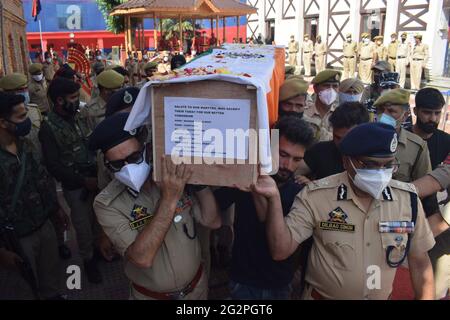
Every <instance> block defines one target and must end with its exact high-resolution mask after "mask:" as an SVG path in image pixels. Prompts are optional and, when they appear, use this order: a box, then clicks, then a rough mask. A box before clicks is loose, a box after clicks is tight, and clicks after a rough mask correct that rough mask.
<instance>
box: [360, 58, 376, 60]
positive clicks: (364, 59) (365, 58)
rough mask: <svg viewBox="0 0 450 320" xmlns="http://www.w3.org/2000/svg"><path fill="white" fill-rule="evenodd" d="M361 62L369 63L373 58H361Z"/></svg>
mask: <svg viewBox="0 0 450 320" xmlns="http://www.w3.org/2000/svg"><path fill="white" fill-rule="evenodd" d="M361 60H362V61H369V60H373V58H361Z"/></svg>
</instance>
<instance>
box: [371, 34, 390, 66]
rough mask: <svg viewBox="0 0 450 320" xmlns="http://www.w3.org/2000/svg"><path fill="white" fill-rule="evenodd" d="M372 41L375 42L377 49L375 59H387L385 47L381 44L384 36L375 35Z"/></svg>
mask: <svg viewBox="0 0 450 320" xmlns="http://www.w3.org/2000/svg"><path fill="white" fill-rule="evenodd" d="M373 41H374V42H375V45H376V49H377V60H378V61H380V60H387V48H386V47H385V46H384V44H383V41H384V37H383V36H376V37H374V38H373Z"/></svg>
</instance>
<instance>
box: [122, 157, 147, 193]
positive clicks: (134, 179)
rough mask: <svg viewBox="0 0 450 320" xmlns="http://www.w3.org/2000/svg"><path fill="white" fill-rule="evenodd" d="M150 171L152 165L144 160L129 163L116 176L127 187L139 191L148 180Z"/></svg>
mask: <svg viewBox="0 0 450 320" xmlns="http://www.w3.org/2000/svg"><path fill="white" fill-rule="evenodd" d="M144 153H145V150H144ZM150 171H151V166H150V165H149V164H148V163H147V162H146V161H145V160H144V161H142V163H140V164H136V163H130V164H127V165H126V166H124V167H123V168H122V169H121V170H120V171H119V172H116V173H115V174H114V177H115V178H116V179H117V180H118V181H120V182H122V183H123V184H124V185H126V186H127V187H130V188H131V189H133V190H134V191H137V192H139V191H141V188H142V186H143V185H144V183H145V181H147V178H148V176H149V175H150Z"/></svg>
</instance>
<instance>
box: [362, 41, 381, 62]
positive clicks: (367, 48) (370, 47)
mask: <svg viewBox="0 0 450 320" xmlns="http://www.w3.org/2000/svg"><path fill="white" fill-rule="evenodd" d="M376 51H377V49H376V46H375V43H373V42H369V43H368V44H365V43H361V44H360V47H359V57H360V58H361V59H372V58H373V55H374V53H376Z"/></svg>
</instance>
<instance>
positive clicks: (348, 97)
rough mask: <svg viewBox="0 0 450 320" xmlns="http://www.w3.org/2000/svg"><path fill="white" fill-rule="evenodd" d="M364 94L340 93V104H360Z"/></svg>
mask: <svg viewBox="0 0 450 320" xmlns="http://www.w3.org/2000/svg"><path fill="white" fill-rule="evenodd" d="M361 98H362V93H361V94H349V93H339V103H341V104H342V103H345V102H359V101H361Z"/></svg>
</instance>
